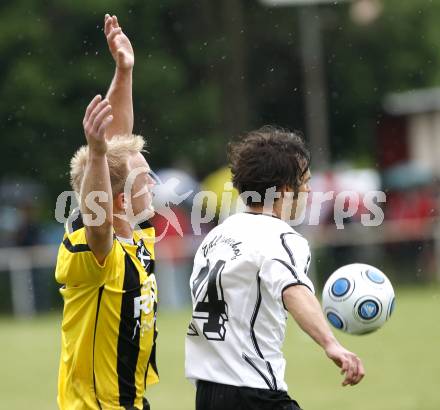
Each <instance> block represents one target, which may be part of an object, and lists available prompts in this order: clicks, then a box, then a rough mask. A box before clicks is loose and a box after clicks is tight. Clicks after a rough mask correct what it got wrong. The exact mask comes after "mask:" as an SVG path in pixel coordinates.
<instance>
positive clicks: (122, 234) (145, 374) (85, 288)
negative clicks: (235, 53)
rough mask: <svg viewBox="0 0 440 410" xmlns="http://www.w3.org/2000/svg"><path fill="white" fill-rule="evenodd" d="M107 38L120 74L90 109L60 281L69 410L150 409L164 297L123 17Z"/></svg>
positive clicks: (62, 379)
mask: <svg viewBox="0 0 440 410" xmlns="http://www.w3.org/2000/svg"><path fill="white" fill-rule="evenodd" d="M104 32H105V34H106V37H107V41H108V45H109V48H110V51H111V54H112V56H113V58H114V60H115V62H116V71H115V75H114V78H113V81H112V83H111V86H110V89H109V92H108V94H107V97H106V98H105V99H102V98H101V97H100V96H99V95H98V96H96V97H95V98H94V99H93V100H92V101H91V103H90V104H89V106H88V107H87V110H86V113H85V116H84V121H83V126H84V131H85V136H86V140H87V146H84V147H82V148H80V149H79V150H78V151H77V152H76V154H75V155H74V157H73V158H72V161H71V179H72V186H73V189H74V190H75V192H76V193H77V194H78V197H79V202H80V213H77V214H76V219H75V218H74V220H73V221H69V223H67V224H66V233H65V235H64V238H63V242H62V244H61V245H60V249H59V253H58V260H57V267H56V274H55V275H56V279H57V281H58V282H59V283H61V284H62V288H61V294H62V296H63V299H64V312H63V322H62V334H61V343H62V350H61V360H60V369H59V381H58V405H59V408H60V409H62V410H83V409H84V410H85V409H132V410H135V409H137V410H146V409H149V408H150V406H149V404H148V401H147V400H146V398H144V392H145V388H146V385H148V384H152V383H156V382H157V381H158V373H157V368H156V362H155V339H156V335H157V332H156V307H157V289H156V280H155V276H154V250H153V242H154V229H153V228H152V227H151V226H149V225H148V222H145V220H146V219H148V217H149V216H151V215H152V213H153V208H152V205H151V199H152V197H151V193H150V189H149V188H151V186H152V185H153V184H154V182H153V180H152V178H151V176H150V168H149V166H148V164H147V162H146V160H145V158H144V157H143V155H142V153H141V152H142V150H143V146H144V140H143V138H142V137H140V136H135V135H132V128H133V108H132V70H133V65H134V53H133V49H132V47H131V44H130V41H129V40H128V38H127V37H126V36H125V34H124V33H123V32H122V30H121V28H120V27H119V24H118V21H117V18H116V17H115V16H109V15H106V16H105V28H104Z"/></svg>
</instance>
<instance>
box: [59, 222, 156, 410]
mask: <svg viewBox="0 0 440 410" xmlns="http://www.w3.org/2000/svg"><path fill="white" fill-rule="evenodd" d="M75 228H76V229H70V230H69V231H68V232H66V234H65V235H64V239H63V242H62V244H61V245H60V248H59V253H58V259H57V266H56V273H55V277H56V280H57V281H58V282H59V283H61V284H62V285H63V286H62V288H61V290H60V292H61V294H62V296H63V299H64V312H63V322H62V333H61V345H62V346H61V360H60V368H59V379H58V405H59V407H60V409H62V410H80V409H81V410H82V409H88V410H89V409H133V410H135V409H142V408H143V395H144V391H145V388H146V385H148V384H153V383H157V382H158V381H159V377H158V372H157V367H156V360H155V351H156V349H155V341H156V336H157V331H156V311H157V286H156V279H155V276H154V247H153V245H154V228H153V227H151V226H150V225H148V226H143V227H142V229H141V230H139V231H135V232H134V234H133V244H127V243H123V242H120V241H118V240H117V239H116V238H115V239H114V241H113V247H112V249H111V251H110V253H109V254H108V255H107V257H106V260H105V262H104V263H103V264H99V263H98V261H97V260H96V258H95V256H94V254H93V253H92V252H91V250H90V248H89V247H88V245H87V241H86V234H85V228H84V227H83V226H82V223H76V227H75Z"/></svg>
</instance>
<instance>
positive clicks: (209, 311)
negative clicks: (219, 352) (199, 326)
mask: <svg viewBox="0 0 440 410" xmlns="http://www.w3.org/2000/svg"><path fill="white" fill-rule="evenodd" d="M225 263H226V262H225V261H222V260H219V261H217V263H216V264H215V265H214V267H213V268H212V269H211V270H210V269H209V260H208V261H207V265H206V266H205V267H204V268H202V269H201V270H200V272H199V274H198V275H197V278H196V280H195V281H194V282H193V289H192V291H193V295H194V296H195V298H196V299H197V300H198V302H197V304H196V307H195V309H194V313H193V318H194V319H207V322H206V323H204V324H203V334H204V335H205V337H206V338H207V339H208V340H225V334H226V328H225V325H224V324H225V322H226V321H227V320H228V305H227V304H226V302H225V301H224V299H223V288H222V278H221V276H222V272H223V269H224V267H225ZM207 276H208V281H207V286H206V280H205V279H206V277H207ZM205 287H206V291H205V293H204V294H203V297H202V298H201V299H199V298H198V297H199V295H200V293H201V290H202V289H203V288H205Z"/></svg>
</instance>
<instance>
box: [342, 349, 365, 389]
mask: <svg viewBox="0 0 440 410" xmlns="http://www.w3.org/2000/svg"><path fill="white" fill-rule="evenodd" d="M347 363H348V365H347V372H346V374H345V379H344V381H343V382H342V385H343V386H347V385H350V386H354V385H356V384H358V383H359V382H360V381H361V380H362V378H363V377H364V368H363V366H362V362H361V361H360V359H359V358H358V357H357V356H355V355H352V356H350V357H349V358H348V359H347Z"/></svg>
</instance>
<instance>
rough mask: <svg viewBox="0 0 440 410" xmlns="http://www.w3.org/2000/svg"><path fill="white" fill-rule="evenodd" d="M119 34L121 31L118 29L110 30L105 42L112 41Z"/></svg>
mask: <svg viewBox="0 0 440 410" xmlns="http://www.w3.org/2000/svg"><path fill="white" fill-rule="evenodd" d="M121 33H122V29H121V28H120V27H116V28H112V29H111V31H110V34H108V35H107V41H109V42H110V41H114V39H115V37H116V36H117V35H118V34H121Z"/></svg>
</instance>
